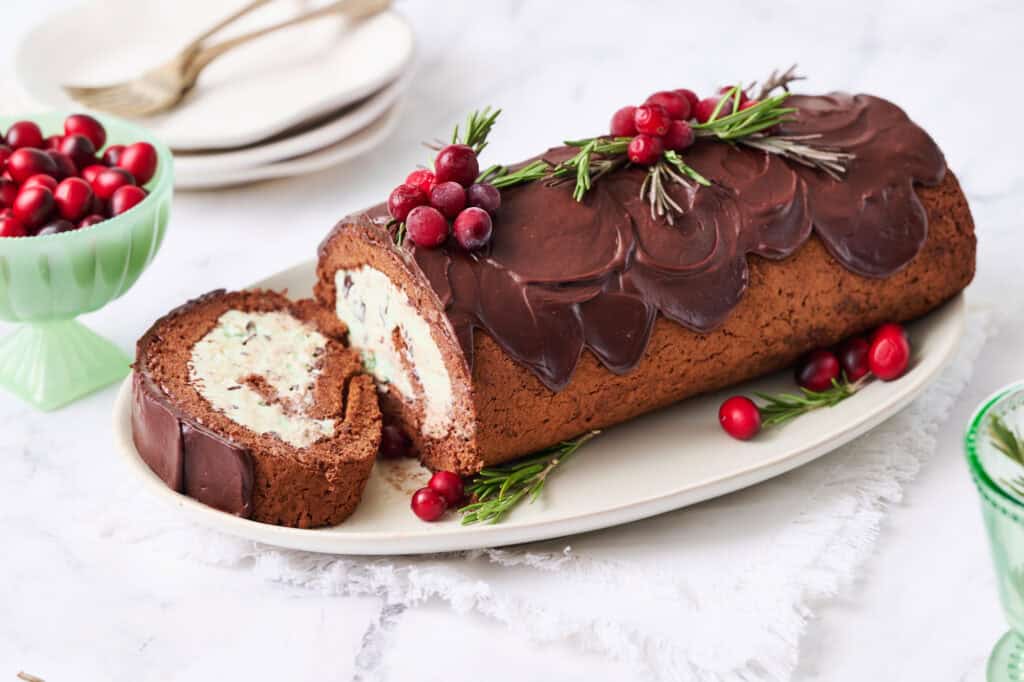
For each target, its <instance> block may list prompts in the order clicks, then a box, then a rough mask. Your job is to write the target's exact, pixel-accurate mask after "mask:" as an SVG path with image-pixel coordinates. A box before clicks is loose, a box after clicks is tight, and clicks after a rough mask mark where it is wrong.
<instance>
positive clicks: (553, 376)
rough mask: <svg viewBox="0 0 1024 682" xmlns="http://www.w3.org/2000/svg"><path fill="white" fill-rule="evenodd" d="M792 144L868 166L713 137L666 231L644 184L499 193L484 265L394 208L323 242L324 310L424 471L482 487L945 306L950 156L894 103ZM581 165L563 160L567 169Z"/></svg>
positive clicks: (950, 272)
mask: <svg viewBox="0 0 1024 682" xmlns="http://www.w3.org/2000/svg"><path fill="white" fill-rule="evenodd" d="M787 106H793V107H795V108H796V114H795V115H794V116H793V120H791V121H787V122H785V123H783V124H782V125H781V130H780V132H781V133H782V134H792V135H814V136H815V137H814V138H813V139H815V142H816V144H820V145H822V146H826V147H828V148H832V149H837V150H842V151H845V152H848V153H851V154H853V155H854V158H853V160H852V161H851V162H850V164H849V166H848V168H847V170H846V173H845V175H844V176H843V177H842V178H841V179H833V178H832V177H830V176H829V175H826V174H825V173H822V172H821V171H819V170H816V169H813V168H809V167H805V166H802V165H799V164H795V163H793V162H791V161H788V160H785V159H783V158H781V157H778V156H774V155H769V154H765V153H763V152H760V151H756V150H752V149H749V148H746V147H741V146H734V145H730V144H726V143H723V142H720V141H714V142H712V141H706V140H698V141H697V143H696V144H695V145H694V146H693V147H691V148H690V149H687V150H686V161H687V163H688V164H689V165H690V166H692V167H693V168H695V169H696V170H697V171H699V172H700V173H701V174H702V175H704V176H705V177H706V178H709V179H710V180H711V181H712V185H711V186H709V187H700V188H698V189H696V190H689V191H688V190H685V189H684V188H682V187H680V186H678V185H673V186H671V187H670V188H669V190H668V191H669V192H670V193H671V195H672V197H673V198H674V199H675V200H676V202H678V203H679V204H680V206H681V207H682V208H683V211H682V213H681V215H680V216H679V217H678V218H677V219H676V220H675V221H674V224H669V223H668V222H667V221H665V220H664V219H661V218H655V217H653V216H652V214H651V209H650V206H649V205H648V204H647V203H645V202H643V201H641V199H640V196H639V195H640V186H641V183H642V182H643V180H644V177H645V172H644V170H642V169H639V168H635V167H626V168H624V169H621V170H618V171H615V172H613V173H611V174H608V175H606V176H604V177H602V178H601V179H600V181H599V182H596V183H595V184H594V186H593V188H592V189H591V191H589V192H588V193H587V194H586V196H585V197H584V200H583V201H582V202H581V203H580V202H577V201H575V200H574V199H573V197H572V196H571V189H570V188H569V187H566V186H564V185H555V186H551V185H550V184H548V183H544V182H534V183H531V184H525V185H521V186H517V187H513V188H510V189H505V190H503V191H502V206H501V209H500V211H499V212H498V214H497V216H496V218H495V220H494V236H493V239H492V241H491V243H490V244H489V245H488V246H487V247H486V248H485V249H484V250H482V251H478V252H466V251H464V250H461V249H459V248H458V247H457V246H455V245H454V244H452V243H447V244H445V245H442V247H440V248H436V249H425V248H421V247H417V246H416V245H414V244H413V243H412V242H411V241H409V240H408V239H406V240H405V241H404V242H403V243H402V244H401V245H399V246H396V245H395V243H394V238H395V237H394V230H393V228H390V227H389V225H388V220H387V215H386V213H385V212H384V209H383V207H376V208H374V209H371V210H369V211H367V212H365V213H360V214H357V215H353V216H350V217H348V218H346V219H344V220H342V221H341V222H340V223H339V224H338V225H337V226H336V227H335V228H334V230H333V231H332V232H331V234H330V235H329V236H328V237H327V239H326V240H325V241H324V242H323V243H322V245H321V247H320V258H319V265H318V283H317V285H316V297H317V299H318V300H319V301H320V302H321V303H322V304H323V305H324V306H326V307H327V308H329V309H330V310H331V311H334V312H335V314H336V315H337V317H338V318H339V319H340V320H341V321H343V322H344V323H345V324H346V325H347V326H348V327H349V343H350V344H351V346H353V347H354V348H358V349H360V350H361V352H362V353H363V357H364V362H365V365H366V367H367V368H368V370H369V371H371V372H372V373H373V374H374V375H375V376H376V378H377V380H378V383H379V386H380V390H381V397H382V407H383V408H384V411H385V413H386V414H389V415H391V416H392V417H393V418H394V419H396V420H398V421H400V422H401V423H402V424H403V425H404V426H405V428H406V429H407V430H408V431H409V433H410V435H411V436H412V437H413V439H414V441H415V443H416V446H417V448H418V450H419V453H420V456H421V458H422V459H423V461H424V462H425V463H426V464H427V465H428V466H430V467H433V468H435V469H448V470H454V471H458V472H460V473H463V474H468V473H471V472H474V471H477V470H479V469H480V468H481V467H484V466H487V465H491V464H496V463H499V462H504V461H506V460H509V459H513V458H515V457H517V456H520V455H524V454H526V453H529V452H533V451H535V450H538V449H540V448H543V447H546V446H550V445H552V444H554V443H557V442H559V441H561V440H564V439H567V438H570V437H572V436H575V435H577V434H579V433H581V432H583V431H586V430H588V429H594V428H600V427H607V426H610V425H612V424H616V423H619V422H622V421H624V420H627V419H630V418H631V417H634V416H636V415H639V414H642V413H644V412H647V411H649V410H654V409H657V408H659V407H662V406H665V405H669V404H671V403H673V402H676V401H678V400H681V399H684V398H687V397H689V396H693V395H696V394H699V393H703V392H706V391H713V390H716V389H720V388H723V387H726V386H729V385H732V384H736V383H738V382H742V381H745V380H748V379H751V378H753V377H757V376H759V375H762V374H765V373H768V372H772V371H775V370H778V369H780V368H783V367H786V366H787V365H790V364H791V363H793V362H794V361H795V360H796V359H797V358H798V357H799V356H800V355H802V354H803V353H805V352H807V351H809V350H811V349H814V348H820V347H825V346H829V345H831V344H834V343H836V342H838V341H840V340H842V339H844V338H847V337H849V336H851V335H854V334H858V333H860V332H864V331H866V330H869V329H871V328H872V327H874V326H876V325H878V324H880V323H882V322H886V321H904V320H909V319H912V318H915V317H918V316H920V315H923V314H925V313H927V312H928V311H930V310H932V309H934V308H935V307H936V306H939V305H940V304H941V303H943V302H944V301H946V300H948V299H949V298H951V297H952V296H954V295H955V294H956V293H957V292H959V291H960V290H961V289H963V288H964V287H965V286H967V284H968V283H969V282H970V281H971V279H972V277H973V273H974V258H975V237H974V228H973V224H972V220H971V214H970V211H969V209H968V207H967V202H966V200H965V198H964V195H963V193H962V192H961V191H960V187H959V186H958V184H957V181H956V179H955V178H954V177H953V174H952V173H950V172H947V170H946V165H945V161H944V159H943V156H942V153H941V152H940V150H939V149H938V147H937V146H936V145H935V143H934V142H933V141H932V139H931V138H930V137H929V136H928V135H927V134H926V133H925V132H924V131H923V130H922V129H921V128H919V127H918V126H916V125H915V124H914V123H912V122H911V121H910V120H909V119H908V118H907V116H906V115H905V114H904V112H903V111H902V110H901V109H899V108H898V107H896V106H895V105H893V104H892V103H890V102H887V101H885V100H882V99H879V98H876V97H872V96H868V95H856V96H850V95H845V94H832V95H828V96H819V97H815V96H797V95H794V96H792V97H790V98H789V100H787ZM574 151H575V150H567V149H564V148H562V149H552V150H550V151H548V152H547V153H546V154H545V155H544V158H546V159H547V160H549V161H551V162H553V163H554V162H558V161H561V160H563V159H565V158H567V156H568V155H569V154H571V153H573V152H574Z"/></svg>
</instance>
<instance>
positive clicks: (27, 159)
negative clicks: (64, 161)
mask: <svg viewBox="0 0 1024 682" xmlns="http://www.w3.org/2000/svg"><path fill="white" fill-rule="evenodd" d="M7 171H8V172H9V173H10V174H11V178H12V179H13V180H14V181H15V182H17V183H22V182H25V181H26V180H28V179H29V178H30V177H32V176H33V175H37V174H40V173H42V174H43V175H51V176H52V175H56V174H57V164H55V163H54V162H53V159H51V158H50V157H49V156H48V155H47V154H46V152H43V151H39V150H38V149H28V148H26V149H17V150H15V151H14V153H13V154H11V157H10V158H9V159H7Z"/></svg>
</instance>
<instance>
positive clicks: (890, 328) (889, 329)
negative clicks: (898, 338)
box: [871, 322, 910, 343]
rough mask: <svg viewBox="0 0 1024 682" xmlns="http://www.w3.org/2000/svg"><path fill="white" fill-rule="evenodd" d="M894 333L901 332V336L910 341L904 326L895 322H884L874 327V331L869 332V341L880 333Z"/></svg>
mask: <svg viewBox="0 0 1024 682" xmlns="http://www.w3.org/2000/svg"><path fill="white" fill-rule="evenodd" d="M896 333H899V334H902V335H903V338H905V339H906V340H907V342H908V343H909V342H910V336H908V335H907V330H906V328H905V327H904V326H903V325H901V324H896V323H895V322H886V323H885V324H883V325H881V326H879V327H878V328H876V329H875V331H873V332H871V341H872V342H873V341H874V340H875V339H877V338H878V337H879V336H880V335H882V334H896Z"/></svg>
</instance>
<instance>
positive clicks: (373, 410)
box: [132, 291, 381, 528]
mask: <svg viewBox="0 0 1024 682" xmlns="http://www.w3.org/2000/svg"><path fill="white" fill-rule="evenodd" d="M324 312H325V311H324V310H323V309H322V308H320V307H319V306H317V305H316V304H315V303H313V302H312V301H309V300H306V301H300V302H298V303H292V302H290V301H289V300H288V299H287V298H285V297H284V296H282V295H280V294H277V293H273V292H265V291H248V292H239V293H225V292H223V291H215V292H212V293H210V294H207V295H206V296H203V297H201V298H198V299H196V300H194V301H190V302H189V303H186V304H185V305H183V306H181V307H180V308H178V309H176V310H173V311H172V312H170V313H169V314H167V315H166V316H164V317H163V318H161V319H160V320H158V321H157V322H156V323H155V324H154V325H153V327H152V328H151V329H150V330H149V331H148V332H147V333H146V334H145V336H143V337H142V339H140V340H139V343H138V353H137V358H136V361H135V373H134V377H133V382H134V386H133V389H134V390H133V404H132V432H133V435H134V439H135V446H136V448H137V449H138V452H139V454H140V455H141V456H142V458H143V459H144V460H145V461H146V463H147V464H148V465H149V467H150V468H151V469H152V470H153V471H154V472H155V473H156V474H157V475H158V476H159V477H160V478H161V479H163V481H164V482H165V483H166V484H167V485H168V486H169V487H171V488H172V489H174V490H177V491H178V492H182V493H185V494H187V495H189V496H190V497H193V498H195V499H197V500H199V501H200V502H203V503H205V504H207V505H210V506H212V507H216V508H217V509H221V510H223V511H226V512H230V513H232V514H236V515H239V516H243V517H247V518H252V519H255V520H257V521H263V522H265V523H275V524H281V525H286V526H297V527H301V528H309V527H316V526H324V525H333V524H337V523H340V522H341V521H343V520H344V519H345V518H347V517H348V516H349V515H350V514H351V513H352V512H353V511H354V510H355V508H356V506H357V505H358V504H359V501H360V498H361V497H362V494H363V488H364V487H365V485H366V481H367V479H368V478H369V476H370V471H371V469H372V468H373V462H374V458H375V457H376V454H377V448H378V445H379V443H380V435H381V416H380V409H379V407H378V405H377V396H376V390H375V388H374V384H373V379H372V378H371V377H370V376H368V375H366V374H363V373H362V363H361V361H360V358H359V356H358V355H357V354H356V353H354V352H353V351H351V350H349V349H348V348H346V347H345V345H344V343H343V342H342V337H343V336H344V332H345V329H344V327H343V326H341V325H339V324H338V323H337V320H336V319H332V318H333V316H331V315H325V314H324Z"/></svg>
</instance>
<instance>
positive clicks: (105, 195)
mask: <svg viewBox="0 0 1024 682" xmlns="http://www.w3.org/2000/svg"><path fill="white" fill-rule="evenodd" d="M134 184H135V178H134V177H132V174H131V173H129V172H128V171H126V170H125V169H123V168H107V169H106V170H104V171H103V172H102V173H100V174H99V175H97V176H96V179H95V180H93V182H92V191H93V192H95V194H96V196H97V197H99V198H100V199H104V200H106V199H109V198H110V197H112V196H114V192H116V191H117V190H119V189H121V188H122V187H125V186H127V185H134Z"/></svg>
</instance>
